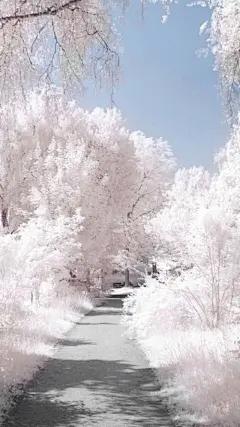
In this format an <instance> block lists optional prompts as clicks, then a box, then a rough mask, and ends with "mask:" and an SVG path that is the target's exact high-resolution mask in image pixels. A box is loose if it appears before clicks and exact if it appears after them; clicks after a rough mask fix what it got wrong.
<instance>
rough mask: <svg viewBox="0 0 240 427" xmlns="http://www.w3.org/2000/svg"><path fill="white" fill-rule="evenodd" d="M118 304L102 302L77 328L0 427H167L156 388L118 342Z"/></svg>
mask: <svg viewBox="0 0 240 427" xmlns="http://www.w3.org/2000/svg"><path fill="white" fill-rule="evenodd" d="M120 304H121V302H120V301H119V300H112V301H110V302H109V301H106V302H105V305H104V306H101V307H98V308H96V309H95V310H94V311H92V312H91V313H89V314H88V315H87V316H85V318H84V319H83V320H82V321H81V322H80V323H79V324H77V325H76V326H75V327H74V328H73V330H72V331H71V332H70V333H69V334H68V336H67V338H66V340H64V341H63V342H62V345H61V346H60V347H59V349H58V351H57V352H56V354H55V355H54V358H52V359H51V360H49V362H48V363H47V364H46V367H45V369H44V370H43V371H41V372H40V373H39V374H38V375H36V378H35V379H34V381H32V382H31V385H30V387H29V388H28V390H27V391H26V393H25V395H24V396H23V398H22V400H21V402H20V403H19V404H18V406H17V407H16V408H15V410H14V412H13V414H12V417H11V419H10V420H8V422H7V424H5V426H4V427H80V426H84V427H168V426H171V425H172V424H171V421H170V418H169V416H168V415H167V413H166V412H165V409H164V407H163V405H162V404H161V402H160V400H159V397H158V393H157V391H158V389H159V387H158V384H157V381H156V379H155V377H154V374H153V371H152V370H151V369H149V367H148V366H147V362H146V361H145V359H144V357H143V354H142V353H141V350H140V349H139V348H138V347H137V346H136V344H135V343H134V342H133V341H130V340H128V339H127V338H126V337H124V335H123V332H124V327H123V326H122V325H121V324H120V315H121V305H120Z"/></svg>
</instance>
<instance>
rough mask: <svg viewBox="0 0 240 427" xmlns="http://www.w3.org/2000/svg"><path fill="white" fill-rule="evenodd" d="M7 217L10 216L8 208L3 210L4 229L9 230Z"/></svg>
mask: <svg viewBox="0 0 240 427" xmlns="http://www.w3.org/2000/svg"><path fill="white" fill-rule="evenodd" d="M7 216H8V208H4V209H2V226H3V228H7V227H8V226H9V224H8V217H7Z"/></svg>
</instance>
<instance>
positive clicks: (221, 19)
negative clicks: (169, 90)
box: [159, 0, 240, 120]
mask: <svg viewBox="0 0 240 427" xmlns="http://www.w3.org/2000/svg"><path fill="white" fill-rule="evenodd" d="M159 2H160V3H162V4H163V6H164V8H165V12H166V15H165V18H166V17H167V16H168V14H169V12H170V7H171V5H172V4H173V3H178V1H177V0H159ZM187 5H189V6H200V7H208V8H209V20H208V21H206V22H204V23H203V24H202V25H201V28H200V33H203V32H204V33H205V34H206V36H207V47H208V48H209V49H210V51H211V52H212V53H213V55H214V57H215V68H216V69H217V70H218V71H219V76H220V86H221V89H222V93H223V95H224V99H225V101H226V103H227V107H228V112H229V114H230V117H231V119H233V120H236V119H237V118H238V112H239V107H240V91H239V87H240V28H239V21H240V3H239V1H238V0H196V1H188V2H187Z"/></svg>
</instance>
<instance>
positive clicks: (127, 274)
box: [125, 268, 130, 286]
mask: <svg viewBox="0 0 240 427" xmlns="http://www.w3.org/2000/svg"><path fill="white" fill-rule="evenodd" d="M125 286H130V280H129V269H128V268H126V270H125Z"/></svg>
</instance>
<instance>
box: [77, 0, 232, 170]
mask: <svg viewBox="0 0 240 427" xmlns="http://www.w3.org/2000/svg"><path fill="white" fill-rule="evenodd" d="M161 14H162V8H161V6H160V5H158V4H156V5H154V4H153V5H151V6H150V7H148V8H147V9H146V10H145V13H144V21H142V20H141V4H140V1H139V0H133V2H132V4H131V6H130V9H129V10H128V11H127V14H126V18H125V21H124V23H123V24H121V25H119V26H118V27H119V28H120V31H121V32H122V35H123V46H124V54H123V56H122V58H121V66H122V75H123V82H122V83H121V84H120V86H119V89H118V90H117V92H115V95H114V101H115V104H116V107H117V108H119V109H120V110H121V112H122V114H123V116H124V118H125V119H126V123H127V126H128V127H129V128H130V129H131V130H138V129H140V130H142V131H143V132H145V133H146V134H147V135H148V136H154V137H159V136H162V137H163V138H164V139H167V140H168V141H169V143H170V144H171V146H172V148H173V152H174V154H175V156H176V157H177V159H178V163H179V166H186V167H189V166H191V165H194V164H196V165H201V164H202V165H204V166H205V167H207V168H210V169H212V163H213V155H214V153H215V152H216V151H217V149H218V148H219V147H220V146H222V145H223V144H224V143H225V141H226V137H227V126H226V124H225V123H224V115H223V111H222V106H221V99H220V96H219V94H218V90H217V75H216V73H214V71H213V58H212V57H211V56H208V57H207V58H203V57H202V58H199V57H198V56H197V55H196V50H197V49H200V48H202V47H204V46H205V40H204V37H203V36H199V26H200V25H201V23H202V22H204V21H205V20H206V19H207V17H208V11H207V9H206V8H199V7H192V8H188V7H185V6H184V5H183V4H182V5H181V4H180V5H176V6H175V7H174V8H173V13H172V14H171V16H170V17H169V19H168V22H167V23H166V24H162V23H161ZM81 104H82V106H83V107H85V108H90V109H91V108H94V107H96V106H100V107H107V106H109V105H110V93H109V92H104V91H101V92H97V93H95V92H94V91H93V90H91V89H89V90H88V91H87V93H86V95H85V97H84V99H83V100H82V102H81Z"/></svg>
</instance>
